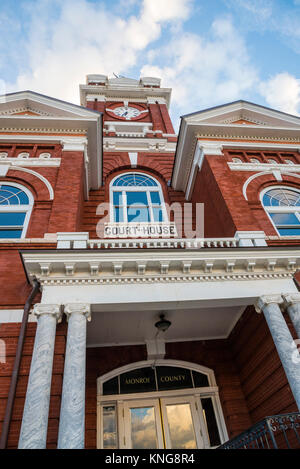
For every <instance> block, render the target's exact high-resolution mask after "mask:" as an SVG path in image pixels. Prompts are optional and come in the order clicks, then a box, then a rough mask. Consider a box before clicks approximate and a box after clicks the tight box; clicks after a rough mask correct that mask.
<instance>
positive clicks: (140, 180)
mask: <svg viewBox="0 0 300 469" xmlns="http://www.w3.org/2000/svg"><path fill="white" fill-rule="evenodd" d="M110 187H111V194H110V195H111V198H110V200H111V206H112V210H111V221H113V222H117V223H153V222H155V223H160V222H161V223H162V222H165V221H167V214H166V209H165V205H164V199H163V194H162V190H161V186H160V184H159V183H158V181H156V180H155V179H154V178H152V177H150V176H148V175H147V174H144V173H126V174H122V175H121V176H117V177H116V178H115V179H114V180H113V181H112V182H111V186H110Z"/></svg>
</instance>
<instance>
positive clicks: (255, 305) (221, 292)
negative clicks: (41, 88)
mask: <svg viewBox="0 0 300 469" xmlns="http://www.w3.org/2000/svg"><path fill="white" fill-rule="evenodd" d="M170 95H171V90H170V89H167V88H162V87H161V86H160V80H159V79H156V78H142V79H141V80H131V79H127V78H114V79H108V78H107V77H106V76H103V75H89V76H88V77H87V84H86V85H81V86H80V96H81V106H76V105H73V104H69V103H66V102H63V101H59V100H57V99H53V98H49V97H47V96H43V95H40V94H37V93H34V92H31V91H24V92H19V93H13V94H9V95H6V96H4V97H1V101H0V123H1V125H0V251H1V255H0V256H1V257H0V285H1V300H0V302H1V303H0V338H1V342H0V344H1V363H0V422H1V426H2V439H1V445H2V448H5V447H6V448H17V447H19V448H46V447H47V448H83V447H85V448H106V449H107V448H175V449H178V448H213V447H217V446H220V445H221V444H223V443H224V442H226V441H227V440H232V439H233V438H234V437H236V436H237V435H239V434H241V432H245V431H247V430H248V429H249V428H250V427H252V426H253V425H254V424H256V423H257V422H259V421H261V420H262V419H264V418H265V417H266V416H270V415H280V414H290V415H289V417H285V422H286V428H288V426H289V423H290V422H291V421H292V419H294V420H295V421H296V420H297V414H296V413H297V412H298V409H299V406H300V360H299V354H298V352H297V343H296V342H295V340H296V339H298V338H300V325H299V324H300V320H299V317H300V294H299V293H298V288H297V278H296V277H297V269H299V266H300V180H299V177H300V153H299V152H300V119H299V118H298V117H294V116H291V115H287V114H284V113H281V112H278V111H275V110H272V109H267V108H264V107H262V106H258V105H255V104H252V103H249V102H245V101H237V102H234V103H231V104H226V105H223V106H218V107H215V108H212V109H208V110H204V111H199V112H196V113H193V114H188V115H186V116H184V117H182V121H181V126H180V131H179V135H178V138H177V136H176V135H175V132H174V129H173V126H172V123H171V120H170V117H169V114H168V107H169V103H170ZM197 207H198V208H197ZM298 207H299V208H298ZM203 209H204V210H203ZM199 229H200V231H199ZM197 230H198V231H197ZM195 231H196V233H195ZM24 305H25V308H24ZM28 313H30V314H29V315H28ZM27 316H28V321H27ZM23 337H24V340H23ZM281 420H282V419H281ZM279 421H280V419H279V418H274V419H273V428H274V427H276V425H277V430H278V428H279V427H278V425H279V424H278V422H279ZM275 429H276V428H275ZM292 432H293V435H291V436H289V441H292V440H293V437H295V436H296V432H295V427H294V429H292ZM250 433H251V432H248V433H247V435H250ZM274 433H276V432H275V430H273V436H274ZM277 433H278V431H277ZM271 436H272V435H271ZM275 436H276V435H275ZM268 438H270V437H269V436H268V435H267V434H266V433H264V441H265V442H267V441H271V440H268ZM294 439H295V438H294Z"/></svg>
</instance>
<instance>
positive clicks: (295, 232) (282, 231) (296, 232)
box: [278, 228, 300, 236]
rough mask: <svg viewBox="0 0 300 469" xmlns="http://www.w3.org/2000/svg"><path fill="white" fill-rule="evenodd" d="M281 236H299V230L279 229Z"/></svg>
mask: <svg viewBox="0 0 300 469" xmlns="http://www.w3.org/2000/svg"><path fill="white" fill-rule="evenodd" d="M278 231H279V234H281V236H300V229H297V228H279V229H278Z"/></svg>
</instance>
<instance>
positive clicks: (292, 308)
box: [283, 293, 300, 339]
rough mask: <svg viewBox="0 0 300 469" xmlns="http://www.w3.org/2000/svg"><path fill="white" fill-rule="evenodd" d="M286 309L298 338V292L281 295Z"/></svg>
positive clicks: (299, 305)
mask: <svg viewBox="0 0 300 469" xmlns="http://www.w3.org/2000/svg"><path fill="white" fill-rule="evenodd" d="M283 298H284V301H285V306H286V310H287V312H288V314H289V316H290V318H291V321H292V323H293V326H294V328H295V331H296V333H297V336H298V339H300V293H290V294H288V295H283Z"/></svg>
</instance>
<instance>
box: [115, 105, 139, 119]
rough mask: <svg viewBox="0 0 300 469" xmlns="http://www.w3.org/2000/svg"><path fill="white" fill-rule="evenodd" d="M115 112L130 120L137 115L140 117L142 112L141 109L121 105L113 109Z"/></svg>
mask: <svg viewBox="0 0 300 469" xmlns="http://www.w3.org/2000/svg"><path fill="white" fill-rule="evenodd" d="M113 113H114V114H115V115H116V116H119V117H123V118H124V119H126V120H130V119H133V118H135V117H138V116H139V115H140V114H141V111H139V110H138V109H137V108H135V107H129V106H120V107H116V108H115V109H114V110H113Z"/></svg>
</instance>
